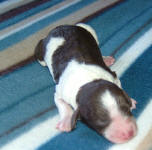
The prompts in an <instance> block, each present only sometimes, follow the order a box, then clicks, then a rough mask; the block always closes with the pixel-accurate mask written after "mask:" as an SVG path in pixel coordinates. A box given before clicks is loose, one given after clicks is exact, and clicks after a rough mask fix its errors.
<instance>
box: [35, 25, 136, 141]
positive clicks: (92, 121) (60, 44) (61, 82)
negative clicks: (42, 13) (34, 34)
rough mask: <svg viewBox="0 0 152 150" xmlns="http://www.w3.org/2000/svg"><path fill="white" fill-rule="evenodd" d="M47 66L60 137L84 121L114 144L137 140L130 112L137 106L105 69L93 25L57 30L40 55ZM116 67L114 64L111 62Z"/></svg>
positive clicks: (41, 47) (37, 52)
mask: <svg viewBox="0 0 152 150" xmlns="http://www.w3.org/2000/svg"><path fill="white" fill-rule="evenodd" d="M35 56H36V58H37V59H38V61H39V62H40V63H41V64H42V65H47V66H48V68H49V70H50V72H51V74H52V77H53V79H54V81H55V82H56V91H55V95H54V99H55V103H56V106H57V108H58V110H59V114H60V117H61V119H60V121H59V122H58V124H57V126H56V127H57V128H58V129H59V130H60V131H66V132H69V131H71V130H72V129H73V128H74V127H75V124H76V120H77V119H78V118H79V117H80V118H81V120H82V121H83V122H85V123H86V124H87V125H88V126H89V127H91V128H93V129H95V130H96V131H97V132H98V133H99V134H102V135H103V136H105V138H107V139H108V140H110V141H111V142H114V143H124V142H127V141H128V140H130V139H131V138H133V137H134V136H135V135H136V132H137V127H136V122H135V120H134V118H133V116H132V113H131V110H132V109H133V108H135V103H136V102H135V101H134V100H133V99H131V98H130V97H129V96H128V95H127V94H126V93H125V92H124V91H123V89H122V88H121V83H120V80H119V79H118V78H117V76H116V74H115V73H114V72H112V71H111V70H110V69H109V68H108V67H107V65H106V64H109V65H110V63H111V62H110V63H109V61H107V63H106V64H105V62H106V59H105V62H104V60H103V57H102V55H101V53H100V50H99V47H98V40H97V36H96V34H95V31H94V30H93V29H92V28H91V27H90V26H88V25H85V24H78V25H76V26H72V25H63V26H58V27H56V28H55V29H53V30H52V31H51V32H50V33H49V34H48V36H47V37H46V38H45V39H42V40H41V41H40V42H39V43H38V45H37V47H36V50H35ZM110 60H111V61H112V62H113V60H112V58H111V59H110Z"/></svg>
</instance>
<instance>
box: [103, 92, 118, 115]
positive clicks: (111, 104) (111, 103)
mask: <svg viewBox="0 0 152 150" xmlns="http://www.w3.org/2000/svg"><path fill="white" fill-rule="evenodd" d="M101 97H102V104H103V105H104V107H105V108H106V109H107V110H108V112H109V113H110V116H111V117H113V116H115V115H117V114H119V113H120V112H119V110H118V105H117V102H116V100H115V98H114V97H113V96H112V95H111V94H110V92H109V91H108V90H107V91H105V92H104V94H102V96H101Z"/></svg>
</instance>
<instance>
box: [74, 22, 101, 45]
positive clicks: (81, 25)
mask: <svg viewBox="0 0 152 150" xmlns="http://www.w3.org/2000/svg"><path fill="white" fill-rule="evenodd" d="M76 26H79V27H82V28H84V29H86V30H87V31H88V32H90V33H91V34H92V36H93V37H94V39H95V40H96V42H97V44H98V45H99V41H98V37H97V34H96V32H95V30H94V29H93V28H92V27H91V26H89V25H87V24H84V23H78V24H76Z"/></svg>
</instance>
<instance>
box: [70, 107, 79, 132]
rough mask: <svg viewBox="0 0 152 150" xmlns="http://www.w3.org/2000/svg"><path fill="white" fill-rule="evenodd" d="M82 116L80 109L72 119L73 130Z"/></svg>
mask: <svg viewBox="0 0 152 150" xmlns="http://www.w3.org/2000/svg"><path fill="white" fill-rule="evenodd" d="M79 116H80V110H79V107H78V108H77V109H76V110H75V111H74V113H73V115H72V119H71V129H72V130H73V129H74V128H75V127H76V123H77V120H78V118H79Z"/></svg>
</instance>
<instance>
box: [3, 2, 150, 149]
mask: <svg viewBox="0 0 152 150" xmlns="http://www.w3.org/2000/svg"><path fill="white" fill-rule="evenodd" d="M6 2H9V1H1V2H0V3H1V4H2V5H4V3H5V7H6V10H7V11H3V13H2V12H1V13H0V149H2V150H12V149H15V150H36V149H38V150H59V149H60V150H99V149H101V150H122V149H123V150H150V148H151V147H152V145H151V141H152V3H151V1H144V0H138V1H137V0H124V1H119V0H106V1H105V0H95V1H92V0H31V1H30V0H29V1H28V2H27V3H24V2H21V1H14V3H15V5H14V7H13V8H10V5H9V3H8V4H7V5H6ZM77 22H84V23H86V24H89V25H91V26H92V27H93V28H94V29H95V31H96V32H97V35H98V38H99V43H100V45H99V46H100V48H101V52H102V54H103V55H105V56H107V55H111V56H113V57H115V58H116V62H115V64H114V65H113V66H112V67H111V69H112V70H114V71H116V73H117V74H118V76H119V77H120V80H121V82H122V86H123V88H124V89H125V91H127V93H128V94H129V95H130V96H131V97H133V98H134V99H136V100H137V102H138V104H137V109H136V110H134V111H133V114H134V115H135V117H136V119H137V125H138V134H137V136H136V137H135V138H134V139H133V140H131V141H130V142H128V143H126V144H121V145H115V144H112V143H110V142H109V141H107V140H106V139H105V138H104V137H102V136H100V135H98V134H97V133H96V132H95V131H93V130H92V129H90V128H88V127H87V126H86V125H85V124H83V123H82V122H81V121H78V123H77V127H76V129H75V130H74V131H72V132H70V133H60V132H59V131H57V130H56V129H55V125H56V123H57V121H58V119H59V116H58V112H57V109H56V107H55V105H54V101H53V94H54V90H55V84H54V82H53V80H52V77H51V75H50V73H49V71H48V69H47V67H42V66H40V65H39V64H38V63H37V62H36V61H35V59H34V57H33V54H34V48H35V46H36V44H37V43H38V42H39V40H40V39H42V38H43V37H45V36H46V35H47V34H48V32H49V31H50V30H51V29H52V28H54V27H55V26H57V25H61V24H75V23H77Z"/></svg>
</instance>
